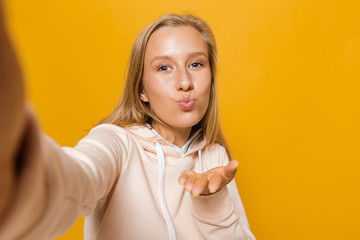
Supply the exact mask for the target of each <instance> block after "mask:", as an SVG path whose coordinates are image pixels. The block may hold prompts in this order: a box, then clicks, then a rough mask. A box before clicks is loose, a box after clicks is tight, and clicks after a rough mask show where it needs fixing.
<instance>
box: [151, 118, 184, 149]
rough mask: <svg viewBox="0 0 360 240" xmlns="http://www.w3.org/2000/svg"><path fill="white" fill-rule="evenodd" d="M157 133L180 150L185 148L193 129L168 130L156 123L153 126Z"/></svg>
mask: <svg viewBox="0 0 360 240" xmlns="http://www.w3.org/2000/svg"><path fill="white" fill-rule="evenodd" d="M152 127H153V128H154V129H155V131H156V132H158V133H159V134H160V136H162V137H163V138H165V139H166V140H167V141H169V142H171V143H173V144H175V145H176V146H178V147H179V148H181V147H183V146H184V145H185V143H186V141H187V140H188V139H189V136H190V132H191V127H188V128H167V127H164V126H162V125H161V124H156V123H154V124H153V126H152Z"/></svg>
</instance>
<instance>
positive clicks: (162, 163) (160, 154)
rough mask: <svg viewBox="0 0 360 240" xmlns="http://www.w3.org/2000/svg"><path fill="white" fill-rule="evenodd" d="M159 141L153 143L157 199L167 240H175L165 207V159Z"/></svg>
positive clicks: (171, 223) (173, 229)
mask: <svg viewBox="0 0 360 240" xmlns="http://www.w3.org/2000/svg"><path fill="white" fill-rule="evenodd" d="M160 141H161V140H160V139H157V140H155V141H154V145H155V150H156V155H157V158H158V163H159V165H158V166H159V181H158V197H159V202H160V209H161V211H162V214H163V216H164V218H165V222H166V225H167V229H168V232H169V239H170V240H176V234H175V228H174V224H173V222H172V220H171V217H170V214H169V210H168V209H167V206H166V200H165V194H164V183H165V157H164V152H163V150H162V148H161V145H160Z"/></svg>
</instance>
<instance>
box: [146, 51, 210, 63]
mask: <svg viewBox="0 0 360 240" xmlns="http://www.w3.org/2000/svg"><path fill="white" fill-rule="evenodd" d="M197 56H204V57H206V58H208V55H207V54H205V53H204V52H193V53H191V54H189V57H197ZM164 59H166V60H171V59H172V57H171V56H168V55H164V56H156V57H154V58H153V59H151V61H150V65H151V64H152V63H153V62H154V61H156V60H164Z"/></svg>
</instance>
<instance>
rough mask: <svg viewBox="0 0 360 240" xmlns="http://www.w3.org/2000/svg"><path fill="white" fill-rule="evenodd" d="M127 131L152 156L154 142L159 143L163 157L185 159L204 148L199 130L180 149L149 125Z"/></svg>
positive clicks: (204, 144)
mask: <svg viewBox="0 0 360 240" xmlns="http://www.w3.org/2000/svg"><path fill="white" fill-rule="evenodd" d="M127 130H128V131H129V132H130V133H131V134H133V135H135V136H136V137H137V138H138V139H139V142H140V144H141V146H142V147H143V148H144V149H145V150H146V151H148V152H151V153H153V154H156V148H155V142H159V143H160V144H161V147H162V150H163V152H164V155H165V157H174V158H178V157H179V156H180V157H185V156H188V155H191V154H194V153H196V152H199V151H201V150H202V149H204V147H205V146H206V138H205V136H204V135H203V134H202V131H201V130H198V131H197V132H195V133H194V134H193V135H192V136H191V137H190V138H189V140H188V141H187V142H186V143H185V145H184V146H183V147H182V148H179V147H178V146H176V145H175V144H173V143H171V142H169V141H167V140H166V139H164V138H163V137H162V136H160V135H159V134H158V133H157V132H156V131H155V129H153V128H152V127H151V126H150V125H147V126H134V127H130V128H127Z"/></svg>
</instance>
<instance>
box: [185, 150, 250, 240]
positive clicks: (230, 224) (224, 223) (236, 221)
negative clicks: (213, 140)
mask: <svg viewBox="0 0 360 240" xmlns="http://www.w3.org/2000/svg"><path fill="white" fill-rule="evenodd" d="M217 147H219V148H220V151H219V152H218V153H219V155H218V157H219V159H220V161H219V162H217V163H216V164H218V166H219V165H222V166H225V165H227V164H228V163H229V158H228V156H227V154H226V152H225V149H224V148H223V147H221V146H217ZM205 161H206V159H205ZM212 167H215V166H212ZM209 169H210V168H209ZM206 171H207V170H206ZM191 199H192V203H193V215H194V218H195V222H196V224H197V226H198V227H199V229H200V231H201V232H202V234H203V236H204V237H205V238H206V239H207V240H212V239H213V240H216V239H222V240H234V239H237V240H255V237H254V235H253V234H252V232H251V230H250V227H249V223H248V220H247V217H246V214H245V209H244V206H243V204H242V201H241V198H240V195H239V192H238V190H237V187H236V183H235V180H232V181H231V182H230V183H229V184H228V185H227V186H226V187H224V188H223V189H221V190H220V191H218V192H216V193H214V194H211V195H208V196H199V197H193V196H191Z"/></svg>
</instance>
